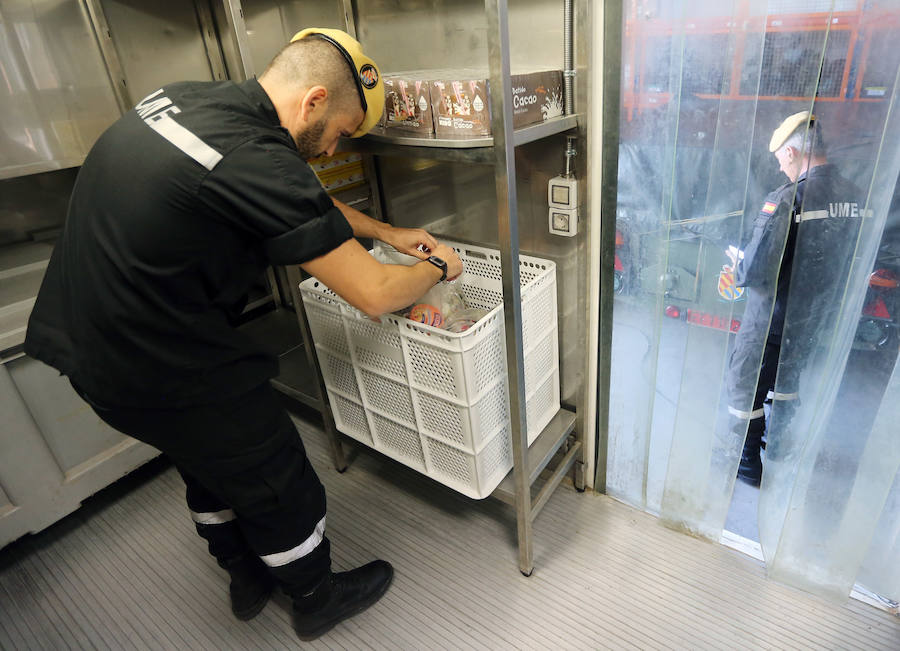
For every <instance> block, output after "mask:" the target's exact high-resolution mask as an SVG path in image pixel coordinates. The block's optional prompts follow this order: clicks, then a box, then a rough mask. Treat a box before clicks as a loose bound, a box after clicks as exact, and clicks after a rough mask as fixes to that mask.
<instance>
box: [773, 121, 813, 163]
mask: <svg viewBox="0 0 900 651" xmlns="http://www.w3.org/2000/svg"><path fill="white" fill-rule="evenodd" d="M815 121H816V116H815V115H810V114H809V111H800V112H799V113H794V114H793V115H792V116H790V117H789V118H787V119H786V120H785V121H784V122H782V123H781V125H780V126H779V127H778V128H777V129H775V132H774V133H773V134H772V139H771V140H770V141H769V151H770V152H772V153H773V154H774V153H775V152H776V151H778V150H779V149H781V146H782V145H783V144H784V143H785V142H787V139H788V138H790V137H791V134H793V133H794V131H796V130H797V129H798V128H799V127H800V126H802V125H804V124H806V123H807V122H809V126H810V127H812V125H813V123H814V122H815Z"/></svg>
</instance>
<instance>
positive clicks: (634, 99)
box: [607, 0, 900, 600]
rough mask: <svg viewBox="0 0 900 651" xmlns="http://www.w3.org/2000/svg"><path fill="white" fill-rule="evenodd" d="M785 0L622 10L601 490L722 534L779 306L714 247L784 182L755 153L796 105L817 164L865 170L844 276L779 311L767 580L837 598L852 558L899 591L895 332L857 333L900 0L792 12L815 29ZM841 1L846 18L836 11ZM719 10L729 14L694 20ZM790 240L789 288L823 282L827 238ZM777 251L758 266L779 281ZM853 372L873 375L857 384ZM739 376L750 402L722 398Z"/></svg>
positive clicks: (876, 233) (764, 523) (751, 218)
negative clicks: (817, 150) (887, 338)
mask: <svg viewBox="0 0 900 651" xmlns="http://www.w3.org/2000/svg"><path fill="white" fill-rule="evenodd" d="M778 4H779V3H777V2H767V1H763V0H751V1H750V2H734V3H729V4H726V3H713V2H690V3H689V2H676V3H666V5H665V6H662V5H660V6H659V7H658V8H657V10H656V11H657V13H656V14H651V13H650V12H647V13H644V12H642V11H639V9H638V8H637V6H636V5H630V7H631V9H630V10H629V9H626V12H625V13H626V18H625V25H624V38H623V59H622V71H623V73H622V74H623V93H622V96H623V98H622V100H623V105H622V123H621V146H620V156H619V195H618V210H617V223H616V225H617V238H616V252H615V253H616V262H615V268H616V274H617V278H616V281H617V282H616V287H617V295H616V298H615V308H614V314H613V348H612V360H611V364H612V368H611V387H610V428H609V455H608V462H607V490H608V492H609V493H610V494H611V495H613V496H615V497H617V498H619V499H622V500H623V501H625V502H628V503H630V504H633V505H635V506H638V507H640V508H643V509H645V510H648V511H650V512H654V513H658V514H659V516H660V517H661V519H662V520H663V521H664V522H666V524H668V525H669V526H672V527H674V528H677V529H681V530H683V531H686V532H688V533H690V534H692V535H700V536H703V537H707V538H710V539H712V540H718V539H719V538H720V535H721V533H722V530H723V527H724V525H725V522H726V518H727V517H729V508H730V507H732V508H733V503H732V498H733V495H734V494H735V493H736V488H735V474H736V471H737V468H738V463H739V460H740V458H741V452H742V448H743V443H744V438H745V436H746V435H747V431H748V423H749V419H748V418H747V417H746V416H748V415H751V414H753V415H754V416H755V415H756V414H755V410H753V408H752V404H751V403H752V394H753V389H754V388H755V386H756V384H757V380H758V378H759V367H760V362H761V360H762V359H763V351H764V348H765V346H766V333H767V332H768V327H769V325H770V319H771V318H772V314H773V301H772V297H771V296H770V297H769V299H768V302H767V301H766V299H765V298H764V297H762V294H758V295H757V296H756V297H754V296H753V288H752V287H747V288H738V287H736V286H735V284H734V278H733V275H732V274H730V271H731V269H730V266H731V264H732V262H731V260H730V259H729V257H728V253H727V250H728V249H729V248H730V247H731V246H734V247H735V248H737V249H740V247H741V246H744V245H746V243H747V242H748V240H749V239H750V236H751V234H752V232H753V229H754V225H755V223H756V222H757V221H758V220H759V218H760V217H761V216H763V217H764V216H765V215H764V214H763V215H761V213H762V211H763V210H764V209H765V203H764V201H765V199H766V197H767V195H768V194H769V193H770V192H772V191H774V190H775V189H776V188H778V187H779V186H782V185H783V184H785V183H789V181H788V178H787V177H786V176H785V175H784V174H783V173H782V172H781V171H780V170H779V161H778V160H776V157H775V156H774V155H773V154H772V153H770V152H769V151H768V144H769V138H770V136H771V134H772V132H773V130H774V129H775V127H776V126H778V124H779V123H780V122H781V121H782V120H784V118H786V117H787V116H789V115H791V114H794V113H796V112H798V111H803V110H811V111H812V112H813V113H814V114H816V116H817V118H818V119H819V122H820V129H821V132H822V133H824V137H823V140H824V142H826V143H828V145H829V147H830V149H829V160H828V162H829V163H833V164H834V167H835V168H837V169H838V170H839V172H840V174H842V175H843V176H844V177H845V178H846V179H847V180H848V181H849V182H851V183H852V184H855V185H856V186H857V187H859V188H860V195H861V199H860V203H862V204H864V205H862V206H860V207H859V209H860V210H862V211H863V214H864V215H867V216H865V217H863V218H861V219H860V223H861V225H860V227H859V228H858V229H857V230H855V231H852V233H851V235H850V236H848V237H846V238H845V241H844V242H843V245H842V246H843V248H842V249H841V251H842V252H841V253H840V256H841V258H842V259H841V260H839V261H838V264H836V265H832V266H831V270H832V276H835V275H836V276H839V277H832V278H830V279H829V280H828V282H827V283H826V284H827V285H828V287H827V291H828V292H830V294H829V296H830V297H831V300H829V301H828V305H829V307H828V309H827V310H824V311H823V308H821V307H819V308H817V311H814V314H812V315H810V314H803V313H802V312H803V310H802V306H803V301H801V300H797V301H795V303H796V304H795V305H794V308H793V312H791V308H790V307H789V308H788V315H787V318H785V319H784V333H785V341H786V342H787V340H790V341H791V342H794V345H793V346H792V344H791V343H784V344H783V346H782V355H781V358H780V359H781V365H780V366H779V367H778V368H779V379H778V380H776V384H775V390H776V392H779V389H781V390H782V391H780V392H779V397H781V398H783V397H785V395H789V394H791V393H798V394H799V397H800V400H798V401H795V402H794V403H792V404H791V405H790V406H789V408H788V407H786V406H785V404H786V403H785V401H779V400H776V401H775V402H774V403H773V404H774V406H773V407H772V410H771V417H770V419H769V431H768V433H767V445H766V452H765V453H764V457H763V463H764V468H765V470H764V478H763V485H762V488H761V491H759V492H758V493H755V495H758V499H759V526H760V533H761V534H762V535H761V543H762V546H763V549H764V552H765V556H766V559H767V562H768V565H769V568H770V571H771V573H772V576H773V577H776V578H778V579H780V580H783V581H786V582H790V583H792V584H794V585H798V586H801V587H803V588H805V589H808V590H811V591H815V592H818V593H820V594H826V595H830V596H834V597H840V598H846V596H847V595H848V594H849V592H850V589H851V588H852V587H853V583H854V581H855V580H856V577H857V574H860V581H861V585H863V586H865V587H866V588H867V589H869V590H871V591H873V592H877V593H879V594H881V595H883V596H887V597H888V598H889V599H895V600H896V585H897V571H896V570H893V571H892V570H891V569H890V568H889V567H888V565H894V564H896V563H893V562H892V561H895V559H896V558H897V546H898V535H900V532H898V525H897V521H898V517H897V516H898V513H897V509H898V503H900V497H898V494H897V493H898V488H897V486H896V484H895V480H894V478H895V476H896V473H897V469H896V466H897V463H898V461H897V446H898V437H897V436H896V432H895V431H892V430H891V428H890V427H888V425H887V424H888V423H893V424H894V428H893V430H896V423H897V422H898V415H900V414H897V412H896V407H895V406H896V405H897V404H900V395H898V394H897V392H896V391H897V384H896V375H897V373H896V371H895V370H893V369H894V364H895V362H896V355H897V350H896V344H894V347H893V348H891V347H890V345H889V346H888V347H887V348H888V349H887V350H886V351H885V350H880V351H868V352H871V353H872V354H871V355H868V356H867V355H865V354H864V353H865V352H867V351H860V350H857V348H856V345H855V341H856V339H858V335H857V333H856V329H857V325H858V323H859V321H860V313H861V310H862V308H863V303H864V301H865V297H866V284H867V278H868V275H869V273H870V272H871V271H872V268H873V263H874V262H875V260H876V257H877V254H878V252H879V251H880V250H881V248H880V247H881V246H882V245H883V244H885V242H887V239H885V242H883V241H882V231H884V229H885V224H886V223H888V225H890V219H889V218H890V215H889V206H890V205H891V200H892V195H893V194H894V191H895V187H896V185H897V183H896V181H897V174H898V170H900V132H898V127H897V126H896V124H895V123H897V119H898V118H897V108H896V99H895V97H894V95H895V94H896V88H897V80H896V76H897V71H898V65H900V54H898V51H897V48H895V47H891V46H889V44H890V43H896V42H897V36H898V35H900V34H898V33H897V30H896V28H895V27H892V25H895V24H900V2H898V1H897V0H892V1H891V2H871V3H867V4H866V5H865V9H864V10H861V7H857V6H856V5H854V6H853V7H851V9H847V8H845V7H843V5H840V6H838V5H836V4H835V3H833V2H824V3H823V2H814V3H812V4H813V5H815V7H814V8H813V9H810V11H814V13H811V14H809V16H810V17H809V19H808V21H807V22H809V23H810V25H814V24H815V20H817V19H821V20H820V21H819V22H821V23H822V27H821V28H820V29H815V28H812V29H805V28H804V29H800V28H797V29H796V30H795V31H791V30H790V29H789V28H787V27H785V28H783V29H771V28H770V23H773V24H774V23H776V22H777V23H778V24H781V21H773V20H772V15H771V14H772V13H785V14H787V13H791V12H788V11H786V10H785V11H783V12H779V11H778V7H777V6H775V5H778ZM810 6H812V5H810ZM848 6H849V5H848ZM852 9H856V10H857V13H855V14H854V15H853V16H852V17H851V18H849V19H848V18H847V17H846V16H844V15H842V14H841V15H839V14H835V13H834V12H836V11H845V12H846V11H851V10H852ZM778 18H780V16H779V17H778ZM719 23H721V24H722V25H730V26H731V27H730V28H729V29H725V30H723V29H718V30H712V29H710V30H708V31H707V32H705V33H704V32H703V31H702V29H699V27H701V26H702V25H704V24H706V25H712V24H719ZM848 25H849V26H848ZM848 61H851V62H852V65H850V64H849V63H848ZM860 61H866V62H867V65H866V64H862V63H860ZM842 75H843V77H842ZM814 97H818V98H819V101H817V102H816V103H815V104H813V98H814ZM823 98H828V99H827V100H825V99H823ZM804 135H805V137H807V138H811V137H812V132H810V133H808V134H807V133H804ZM832 145H833V146H832ZM791 187H793V188H796V187H797V186H796V184H795V185H793V186H791ZM788 192H789V193H791V191H790V190H788ZM814 199H815V198H814V197H807V198H806V199H805V201H813V200H814ZM809 205H812V203H810V204H809ZM835 210H836V213H835V214H840V210H841V209H840V208H836V209H835ZM894 219H895V221H896V217H895V218H894ZM805 230H806V231H810V229H805ZM810 232H811V231H810ZM891 237H894V238H900V230H898V231H892V235H891ZM885 238H888V235H887V234H886V235H885ZM791 244H793V242H792V243H791ZM779 246H780V247H781V248H780V249H779V250H778V254H777V255H776V258H777V257H779V256H780V255H781V253H782V252H784V251H786V250H787V249H788V246H789V243H788V241H787V229H785V230H784V238H783V240H782V241H781V242H780V244H779ZM791 254H792V255H793V258H794V259H795V261H799V262H797V263H796V264H795V268H794V274H795V276H792V277H796V278H799V279H798V280H797V281H796V282H792V284H791V288H792V289H791V291H792V295H793V294H795V293H796V294H798V295H801V296H802V295H803V294H804V293H809V294H811V295H815V293H816V292H817V291H819V292H820V293H825V291H826V290H825V289H822V288H817V287H816V284H815V282H814V281H811V280H810V279H808V278H804V276H803V269H806V270H807V272H809V270H810V269H815V266H814V265H813V263H812V262H810V263H809V264H808V265H806V266H804V264H805V263H803V261H817V262H816V263H817V264H821V263H822V260H823V259H827V256H828V255H835V252H834V251H825V250H822V247H821V242H819V243H818V244H817V243H816V242H815V241H814V238H808V239H807V241H803V240H802V238H801V239H800V240H798V242H797V244H796V246H795V247H794V246H791V248H790V250H789V253H788V255H791ZM823 256H824V257H823ZM779 265H780V259H779V260H776V261H775V263H774V264H773V266H772V269H770V270H769V276H768V282H770V283H771V284H772V286H774V283H775V280H776V278H777V274H778V272H779ZM810 265H813V266H810ZM798 266H799V268H800V271H799V272H798V271H797V267H798ZM786 268H787V267H786ZM838 271H840V273H838ZM823 282H824V281H823ZM772 295H774V293H772ZM821 302H822V301H819V303H820V304H821ZM741 329H743V330H744V333H743V338H742V341H738V336H737V333H738V332H739V331H740V330H741ZM797 341H802V342H803V345H801V346H797V345H796V342H797ZM736 348H740V349H741V350H740V351H739V353H740V355H741V356H743V357H742V358H743V359H744V360H745V361H744V364H743V367H744V368H743V370H742V371H741V372H740V373H738V372H737V371H736V370H735V369H736V368H738V366H739V365H738V364H736V363H735V355H736V351H735V349H736ZM785 350H786V351H787V353H788V354H787V355H785V354H784V352H785ZM791 351H793V352H791ZM785 358H786V359H787V360H788V361H789V362H790V364H791V365H792V371H791V372H792V373H793V374H794V375H793V376H790V373H787V372H785V371H783V370H782V366H784V364H785ZM775 359H776V360H777V359H779V358H778V357H777V355H776V357H775ZM748 369H749V370H748ZM798 369H799V370H798ZM892 370H893V372H894V375H893V379H892V380H891V383H890V384H889V383H888V380H889V379H890V378H891V372H892ZM789 376H790V377H793V378H794V381H792V382H788V381H787V380H786V379H785V378H787V377H789ZM797 377H799V390H797V382H798V380H797V379H796V378H797ZM860 377H862V378H865V379H864V381H863V384H864V385H865V387H866V388H865V389H864V390H863V389H859V390H857V391H855V392H854V391H853V390H852V389H853V386H854V385H855V383H857V379H858V378H860ZM788 385H790V386H788ZM736 387H737V388H736ZM741 387H743V389H741V390H743V391H744V393H747V388H748V387H749V393H750V397H749V398H745V399H746V400H749V401H750V402H747V403H746V404H742V405H740V408H739V409H735V405H734V404H732V403H735V402H736V401H738V400H737V399H736V397H735V396H736V395H737V394H740V391H739V390H738V389H740V388H741ZM848 387H849V388H850V389H849V393H848ZM780 394H785V395H780ZM729 408H731V409H729ZM891 409H894V411H890V410H891ZM767 411H768V407H767ZM735 413H738V414H742V415H743V416H742V417H740V418H738V417H736V416H735ZM876 414H877V416H876ZM873 423H874V424H873ZM757 425H758V423H757ZM842 430H844V431H842ZM850 432H852V433H853V436H850V434H849V433H850ZM848 440H850V441H851V442H850V443H848ZM892 446H893V447H892ZM892 468H893V470H892ZM892 486H893V488H892ZM741 490H742V491H744V492H745V493H746V492H748V491H749V492H753V491H756V489H751V488H750V487H748V486H744V485H741ZM755 500H756V497H754V504H755ZM754 525H755V523H754ZM879 564H880V565H879ZM860 568H862V573H860V572H861V569H860ZM863 577H865V581H863V580H862V579H863ZM879 579H881V580H879ZM892 591H893V592H892Z"/></svg>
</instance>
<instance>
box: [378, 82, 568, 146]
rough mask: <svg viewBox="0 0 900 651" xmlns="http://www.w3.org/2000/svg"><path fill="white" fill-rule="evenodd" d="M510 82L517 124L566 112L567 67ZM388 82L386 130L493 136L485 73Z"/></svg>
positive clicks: (518, 126)
mask: <svg viewBox="0 0 900 651" xmlns="http://www.w3.org/2000/svg"><path fill="white" fill-rule="evenodd" d="M511 82H512V83H511V91H512V92H511V101H512V108H513V128H516V129H518V128H521V127H526V126H529V125H532V124H538V123H540V122H544V121H546V120H549V119H551V118H554V117H559V116H561V115H563V89H562V71H560V70H543V71H538V72H516V74H513V75H511ZM384 85H385V112H384V116H383V126H384V128H386V129H401V130H404V131H412V132H416V133H419V134H423V135H429V134H431V133H434V134H435V135H436V136H437V137H445V136H450V137H456V136H475V137H477V136H488V135H490V134H491V92H490V84H489V82H488V79H487V74H486V73H485V72H484V71H478V70H456V71H428V72H421V71H420V72H406V73H395V74H389V75H385V77H384ZM426 91H427V92H426ZM426 97H427V99H426Z"/></svg>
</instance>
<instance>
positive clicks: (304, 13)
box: [241, 0, 346, 75]
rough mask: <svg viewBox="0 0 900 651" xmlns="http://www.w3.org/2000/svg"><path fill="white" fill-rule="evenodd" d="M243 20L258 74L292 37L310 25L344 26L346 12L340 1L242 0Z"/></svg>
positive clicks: (343, 27)
mask: <svg viewBox="0 0 900 651" xmlns="http://www.w3.org/2000/svg"><path fill="white" fill-rule="evenodd" d="M241 6H242V7H243V10H244V22H245V23H246V25H247V37H248V40H249V43H250V53H251V55H252V56H253V67H254V69H255V71H256V74H257V75H260V74H262V72H263V70H265V68H266V65H267V64H268V63H269V61H271V60H272V57H274V56H275V55H276V54H278V51H279V50H281V48H282V47H283V46H284V45H285V44H286V43H288V41H289V40H290V38H291V37H292V36H293V35H294V34H296V33H297V32H299V31H300V30H301V29H305V28H307V27H330V28H337V29H345V28H346V27H345V25H344V14H343V11H342V7H341V3H340V2H338V0H331V1H330V2H301V1H298V0H294V1H292V2H278V1H277V0H243V2H242V3H241Z"/></svg>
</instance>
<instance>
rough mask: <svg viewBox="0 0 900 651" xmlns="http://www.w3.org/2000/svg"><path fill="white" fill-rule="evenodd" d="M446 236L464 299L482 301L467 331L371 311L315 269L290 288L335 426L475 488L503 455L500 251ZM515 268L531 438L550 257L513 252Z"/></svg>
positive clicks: (549, 402) (483, 490) (546, 348)
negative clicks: (350, 301) (297, 293)
mask: <svg viewBox="0 0 900 651" xmlns="http://www.w3.org/2000/svg"><path fill="white" fill-rule="evenodd" d="M448 244H449V243H448ZM450 245H451V246H453V247H454V249H455V250H456V251H457V253H458V254H459V255H460V258H461V259H462V261H463V265H464V269H465V272H464V274H463V277H462V278H461V279H460V281H459V283H460V287H461V289H462V291H463V293H464V295H465V298H466V302H467V303H468V304H469V306H470V307H478V308H480V309H486V310H489V313H488V314H487V315H486V316H485V317H483V318H482V319H481V320H479V322H478V323H477V324H476V325H475V326H474V327H472V328H470V329H469V330H467V331H466V332H463V333H451V332H447V331H446V330H441V329H439V328H433V327H430V326H426V325H423V324H421V323H416V322H413V321H409V320H408V319H403V318H400V317H396V316H394V315H385V316H383V317H381V319H380V322H375V321H372V320H370V319H368V318H367V317H366V316H365V315H363V314H362V313H360V312H359V311H358V310H356V309H355V308H353V307H351V306H349V305H347V304H346V303H345V302H344V301H342V300H341V299H340V298H339V297H338V296H337V295H336V294H334V292H332V291H331V290H329V289H328V288H327V287H325V286H324V285H323V284H322V283H320V282H319V281H318V280H316V279H310V280H307V281H305V282H304V283H302V284H301V296H302V297H303V302H304V306H305V307H306V310H307V314H308V315H309V319H310V328H311V330H312V333H313V340H314V341H315V344H316V346H315V348H316V352H317V354H318V355H319V363H320V366H321V367H322V374H323V377H324V380H325V384H326V387H327V388H328V390H329V395H331V394H334V396H335V397H334V398H333V400H332V405H333V408H334V410H335V411H336V412H340V413H336V415H335V422H336V424H337V427H338V429H339V430H340V431H342V432H344V433H345V434H348V435H350V436H352V437H353V438H356V439H357V440H361V441H363V442H364V443H366V444H368V445H371V446H372V447H374V448H375V449H377V450H379V451H381V452H383V453H385V454H387V455H388V456H390V457H392V458H394V459H397V460H398V461H401V462H402V463H405V464H406V465H409V466H411V467H413V468H415V469H417V470H419V471H420V472H423V473H425V474H427V475H428V476H430V477H432V478H434V479H436V480H437V481H440V482H441V483H444V484H446V485H448V486H451V487H452V488H454V489H456V490H459V491H460V492H462V493H464V494H466V495H469V496H470V497H476V498H481V497H486V496H487V495H489V494H490V493H491V492H492V491H493V489H494V488H496V485H497V484H498V483H499V482H500V481H501V480H502V479H503V477H504V476H505V475H506V473H507V472H508V471H509V469H510V467H511V466H512V447H511V441H510V434H509V432H510V428H509V395H508V393H509V392H508V380H507V377H508V375H507V372H506V350H505V347H506V342H505V331H504V322H503V307H502V301H503V290H502V275H501V271H500V255H499V252H497V251H494V250H491V249H485V248H481V247H472V246H468V245H453V244H450ZM519 275H520V281H521V298H522V337H523V352H524V360H523V361H524V365H525V398H526V404H525V410H526V427H527V430H528V432H527V440H528V443H529V444H531V443H532V442H533V441H534V439H535V438H537V436H538V434H540V432H541V431H542V429H543V428H544V427H545V426H546V425H547V423H549V422H550V420H551V419H552V417H553V415H554V414H555V413H556V412H557V411H558V409H559V352H558V341H557V340H558V327H557V313H556V267H555V265H554V263H553V262H551V261H548V260H542V259H539V258H532V257H529V256H520V264H519ZM360 410H362V414H361V413H360ZM361 416H365V417H366V418H365V421H364V420H363V419H362V418H361ZM367 435H368V437H369V438H367Z"/></svg>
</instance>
